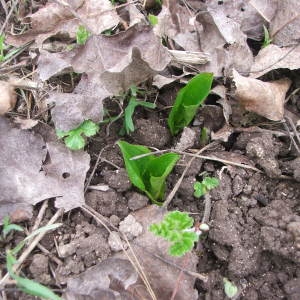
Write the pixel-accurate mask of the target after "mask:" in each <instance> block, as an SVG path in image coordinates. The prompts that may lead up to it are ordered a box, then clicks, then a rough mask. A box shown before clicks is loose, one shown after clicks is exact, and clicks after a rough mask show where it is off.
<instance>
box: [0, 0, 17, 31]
mask: <svg viewBox="0 0 300 300" xmlns="http://www.w3.org/2000/svg"><path fill="white" fill-rule="evenodd" d="M17 3H18V0H16V1H14V2H13V4H12V5H11V8H10V10H9V13H8V15H7V16H6V18H5V21H4V23H3V25H2V27H1V29H0V34H2V33H3V31H4V28H5V27H6V25H7V23H8V21H9V19H10V17H11V14H12V13H13V11H14V9H15V6H16V5H17Z"/></svg>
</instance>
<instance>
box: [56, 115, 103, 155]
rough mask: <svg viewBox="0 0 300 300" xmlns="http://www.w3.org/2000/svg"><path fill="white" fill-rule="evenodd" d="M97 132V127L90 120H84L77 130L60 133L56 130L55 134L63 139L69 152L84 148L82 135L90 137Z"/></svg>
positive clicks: (60, 131)
mask: <svg viewBox="0 0 300 300" xmlns="http://www.w3.org/2000/svg"><path fill="white" fill-rule="evenodd" d="M98 130H99V125H98V124H96V123H94V122H93V121H91V120H86V121H84V122H83V123H81V124H80V125H79V126H78V127H77V128H75V129H72V130H69V131H62V130H59V129H57V130H56V134H57V136H58V137H59V138H60V139H64V142H65V144H66V146H67V147H68V148H69V149H71V150H80V149H83V148H84V146H85V139H84V137H82V135H85V136H87V137H91V136H93V135H95V134H96V133H97V132H98Z"/></svg>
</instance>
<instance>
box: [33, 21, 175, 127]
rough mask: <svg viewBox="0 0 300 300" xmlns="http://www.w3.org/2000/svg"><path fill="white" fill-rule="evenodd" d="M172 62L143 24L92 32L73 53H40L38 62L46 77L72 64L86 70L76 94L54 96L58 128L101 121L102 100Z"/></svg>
mask: <svg viewBox="0 0 300 300" xmlns="http://www.w3.org/2000/svg"><path fill="white" fill-rule="evenodd" d="M153 53H155V55H153ZM170 60H171V57H170V54H169V53H168V51H167V49H166V48H165V47H163V46H162V45H161V43H160V41H159V39H158V38H157V37H156V36H155V35H154V33H153V31H152V27H151V26H146V25H141V24H137V25H134V26H133V27H130V28H129V29H128V30H127V31H125V32H121V33H119V34H116V35H114V36H92V37H91V38H90V39H89V40H88V41H87V43H86V44H85V45H84V46H83V47H80V48H77V49H74V50H72V51H70V52H63V53H52V54H51V53H45V52H42V53H41V56H40V59H39V61H38V73H39V74H40V77H41V79H42V80H47V79H49V78H50V77H51V76H54V75H57V73H60V72H61V71H62V70H65V69H70V68H72V69H73V70H74V72H77V73H85V74H86V76H84V77H83V78H82V79H81V81H80V83H79V85H78V86H77V87H76V89H75V91H74V92H73V93H72V94H58V93H55V94H52V95H51V97H50V99H49V101H54V102H56V103H57V106H58V107H57V108H55V109H54V110H53V115H52V116H53V120H54V123H55V127H56V128H59V129H61V130H70V129H72V128H74V127H76V126H78V125H79V124H80V123H81V122H82V121H84V120H85V119H92V120H94V121H95V122H98V121H100V120H101V119H102V100H103V99H104V98H106V97H108V96H110V95H119V94H120V93H122V92H123V91H126V90H127V89H128V88H129V87H130V86H131V85H132V84H139V83H141V82H143V81H145V80H146V79H148V78H149V77H150V76H152V75H154V74H155V73H158V72H159V71H162V70H163V69H164V68H165V67H166V66H167V65H168V63H169V62H170ZM73 102H74V103H75V106H74V107H72V106H73ZM66 115H67V116H68V117H67V118H66Z"/></svg>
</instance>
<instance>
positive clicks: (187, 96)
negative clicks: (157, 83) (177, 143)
mask: <svg viewBox="0 0 300 300" xmlns="http://www.w3.org/2000/svg"><path fill="white" fill-rule="evenodd" d="M212 81H213V74H212V73H202V74H199V75H197V76H195V77H194V78H192V79H191V80H190V81H189V82H188V84H187V85H186V86H185V87H184V88H182V89H181V90H180V91H179V93H178V94H177V97H176V100H175V104H174V106H173V108H172V110H171V112H170V114H169V118H168V125H169V127H170V130H171V133H172V134H173V135H175V134H177V133H178V132H179V131H180V130H182V129H183V128H184V127H185V126H187V125H189V124H190V122H191V121H192V120H193V118H194V117H195V115H196V112H197V110H198V108H199V106H200V105H201V104H202V103H203V102H204V100H205V99H206V97H207V96H208V94H209V92H210V89H211V85H212Z"/></svg>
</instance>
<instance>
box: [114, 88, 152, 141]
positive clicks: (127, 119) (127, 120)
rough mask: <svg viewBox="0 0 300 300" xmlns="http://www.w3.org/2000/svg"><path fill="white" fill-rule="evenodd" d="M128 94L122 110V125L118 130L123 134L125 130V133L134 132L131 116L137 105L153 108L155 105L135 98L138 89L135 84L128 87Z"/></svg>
mask: <svg viewBox="0 0 300 300" xmlns="http://www.w3.org/2000/svg"><path fill="white" fill-rule="evenodd" d="M130 94H131V97H130V99H129V102H128V105H127V107H126V108H125V110H124V125H123V128H122V129H121V132H120V134H121V135H124V133H125V132H126V134H130V133H131V132H134V130H135V128H134V124H133V120H132V117H133V114H134V111H135V108H136V107H137V106H143V107H147V108H151V109H154V108H155V107H156V105H155V104H154V103H151V102H146V101H140V100H137V94H138V89H137V87H136V86H131V87H130Z"/></svg>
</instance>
